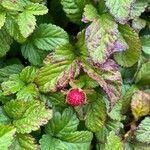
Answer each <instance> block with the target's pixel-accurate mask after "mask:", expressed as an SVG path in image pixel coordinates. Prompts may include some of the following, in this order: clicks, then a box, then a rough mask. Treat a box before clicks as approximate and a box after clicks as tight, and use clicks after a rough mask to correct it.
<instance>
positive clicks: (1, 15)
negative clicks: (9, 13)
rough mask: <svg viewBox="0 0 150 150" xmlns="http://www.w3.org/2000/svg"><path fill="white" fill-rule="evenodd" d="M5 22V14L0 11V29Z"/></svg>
mask: <svg viewBox="0 0 150 150" xmlns="http://www.w3.org/2000/svg"><path fill="white" fill-rule="evenodd" d="M5 20H6V12H2V11H1V10H0V29H1V28H2V27H3V26H4V24H5Z"/></svg>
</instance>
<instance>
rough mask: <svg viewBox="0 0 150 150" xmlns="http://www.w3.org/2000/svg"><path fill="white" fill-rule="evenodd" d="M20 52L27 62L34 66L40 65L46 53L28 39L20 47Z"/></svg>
mask: <svg viewBox="0 0 150 150" xmlns="http://www.w3.org/2000/svg"><path fill="white" fill-rule="evenodd" d="M21 52H22V55H23V56H24V58H25V59H28V60H29V62H30V63H31V64H32V65H35V66H40V65H41V64H42V63H43V59H44V58H45V57H46V55H47V52H45V51H43V50H40V49H38V48H37V47H35V46H34V45H33V43H31V42H29V41H28V42H26V43H25V44H24V45H23V46H22V47H21Z"/></svg>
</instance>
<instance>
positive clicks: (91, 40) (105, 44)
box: [85, 14, 127, 64]
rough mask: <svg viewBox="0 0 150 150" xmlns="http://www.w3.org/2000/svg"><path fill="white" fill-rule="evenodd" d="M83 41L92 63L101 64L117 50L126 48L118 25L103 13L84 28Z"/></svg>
mask: <svg viewBox="0 0 150 150" xmlns="http://www.w3.org/2000/svg"><path fill="white" fill-rule="evenodd" d="M85 43H86V47H87V49H88V52H89V56H90V57H91V59H92V61H93V62H94V63H98V64H103V63H105V62H106V60H107V59H108V58H109V57H110V56H111V55H112V54H113V53H114V52H117V51H123V50H125V49H127V44H126V43H125V41H124V39H123V37H122V36H121V34H120V33H119V32H118V25H117V24H116V22H115V21H114V19H113V18H112V17H111V16H110V15H109V14H103V15H102V16H99V17H98V18H96V19H94V21H93V22H92V23H91V25H89V26H88V27H87V28H86V32H85Z"/></svg>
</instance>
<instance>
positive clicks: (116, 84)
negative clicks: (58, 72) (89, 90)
mask: <svg viewBox="0 0 150 150" xmlns="http://www.w3.org/2000/svg"><path fill="white" fill-rule="evenodd" d="M80 65H81V67H82V68H83V70H84V72H85V73H87V74H88V76H89V77H91V78H92V79H93V80H95V81H96V82H97V83H98V84H99V85H100V86H101V87H102V88H103V90H104V91H105V92H106V94H107V95H108V98H109V100H110V108H109V109H112V108H113V106H114V105H115V104H116V102H117V101H118V100H119V99H120V97H121V90H122V79H121V74H120V72H119V71H118V69H117V68H114V67H115V66H116V64H115V63H114V62H113V61H112V60H109V61H108V62H107V63H106V64H105V65H104V64H103V66H95V68H94V67H93V66H92V65H90V64H89V62H87V61H85V60H82V62H80ZM108 66H109V67H108ZM116 67H117V66H116ZM108 81H109V84H108Z"/></svg>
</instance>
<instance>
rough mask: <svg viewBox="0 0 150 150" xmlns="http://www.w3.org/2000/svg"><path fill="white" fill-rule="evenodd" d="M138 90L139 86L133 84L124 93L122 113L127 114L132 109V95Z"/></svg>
mask: <svg viewBox="0 0 150 150" xmlns="http://www.w3.org/2000/svg"><path fill="white" fill-rule="evenodd" d="M137 90H138V87H137V86H135V85H132V86H131V87H130V88H129V89H128V90H127V91H126V93H125V94H124V95H123V97H122V99H121V103H122V111H121V112H122V114H126V113H127V112H129V111H130V108H131V107H130V106H131V105H130V104H131V100H132V96H133V94H134V93H135V92H136V91H137Z"/></svg>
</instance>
